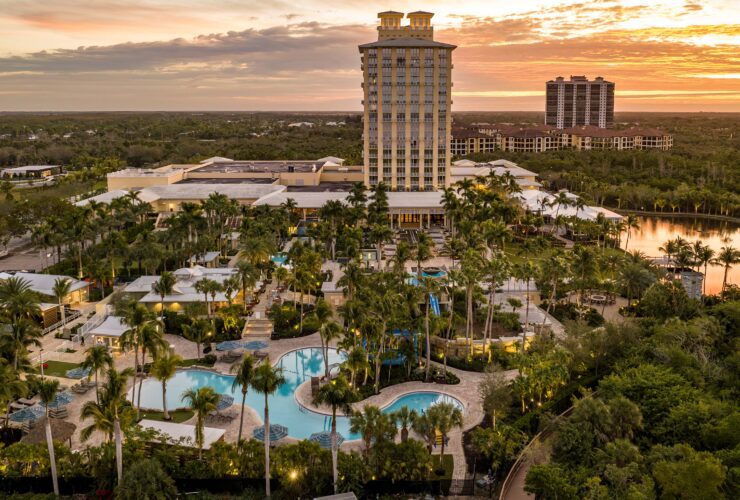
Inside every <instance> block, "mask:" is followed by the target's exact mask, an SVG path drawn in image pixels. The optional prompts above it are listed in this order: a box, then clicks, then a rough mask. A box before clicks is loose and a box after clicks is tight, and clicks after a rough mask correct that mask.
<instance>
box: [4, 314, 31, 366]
mask: <svg viewBox="0 0 740 500" xmlns="http://www.w3.org/2000/svg"><path fill="white" fill-rule="evenodd" d="M40 338H41V329H40V328H39V327H38V326H36V324H35V323H33V322H32V321H31V320H29V319H26V318H24V317H18V318H15V319H12V320H11V322H10V328H6V329H4V331H2V332H0V350H2V351H4V352H6V353H9V354H10V356H11V359H12V360H13V369H15V370H16V371H18V370H20V369H21V368H22V367H23V366H27V364H28V348H29V347H30V346H37V347H41V341H40V340H39V339H40Z"/></svg>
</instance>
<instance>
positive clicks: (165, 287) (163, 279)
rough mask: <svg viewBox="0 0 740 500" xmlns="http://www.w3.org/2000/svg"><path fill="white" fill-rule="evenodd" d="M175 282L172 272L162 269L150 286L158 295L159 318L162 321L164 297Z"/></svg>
mask: <svg viewBox="0 0 740 500" xmlns="http://www.w3.org/2000/svg"><path fill="white" fill-rule="evenodd" d="M176 282H177V279H175V275H174V274H172V273H171V272H169V271H164V272H163V273H162V274H161V275H160V276H159V279H158V280H157V281H155V282H154V285H153V286H152V291H154V293H156V294H157V295H159V319H160V321H162V322H164V298H165V297H166V296H168V295H170V294H171V293H172V291H173V290H174V288H175V283H176Z"/></svg>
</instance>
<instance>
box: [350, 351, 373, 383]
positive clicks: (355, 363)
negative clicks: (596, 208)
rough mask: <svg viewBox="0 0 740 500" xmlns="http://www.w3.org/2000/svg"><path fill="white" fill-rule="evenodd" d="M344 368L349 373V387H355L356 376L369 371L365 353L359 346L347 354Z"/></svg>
mask: <svg viewBox="0 0 740 500" xmlns="http://www.w3.org/2000/svg"><path fill="white" fill-rule="evenodd" d="M344 366H346V367H347V369H348V370H349V373H350V378H349V383H350V385H351V386H352V387H356V385H355V382H356V380H357V374H358V373H359V372H360V371H363V370H364V371H365V373H367V371H368V370H369V369H370V363H369V362H368V360H367V351H365V349H363V348H362V347H361V346H357V347H354V348H352V350H350V351H349V354H347V359H345V360H344Z"/></svg>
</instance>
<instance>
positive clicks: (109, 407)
mask: <svg viewBox="0 0 740 500" xmlns="http://www.w3.org/2000/svg"><path fill="white" fill-rule="evenodd" d="M133 374H134V371H133V370H132V369H131V368H127V369H125V370H122V371H120V372H119V371H116V370H115V369H113V368H110V369H109V370H108V372H107V376H108V379H107V381H106V383H105V385H104V386H103V387H102V388H101V390H100V403H97V402H95V401H87V402H86V403H85V404H84V405H83V406H82V412H81V414H80V416H81V418H82V420H87V419H89V418H91V419H93V423H92V424H91V425H90V426H88V427H85V428H84V429H82V432H81V434H80V437H81V438H82V440H83V441H86V440H87V439H89V438H90V436H91V435H92V433H93V432H95V431H100V432H104V433H105V434H106V435H107V436H108V440H110V439H111V438H113V439H115V451H116V472H117V477H118V482H119V483H120V482H121V478H122V477H123V441H122V434H121V430H122V428H126V427H128V426H130V425H132V424H133V422H134V421H135V412H134V411H133V409H132V408H131V405H130V403H129V402H128V401H127V400H126V383H127V381H128V379H129V377H131V376H132V375H133Z"/></svg>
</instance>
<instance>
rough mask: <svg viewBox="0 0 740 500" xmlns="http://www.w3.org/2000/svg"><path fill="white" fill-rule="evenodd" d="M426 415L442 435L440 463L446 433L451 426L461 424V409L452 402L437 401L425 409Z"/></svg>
mask: <svg viewBox="0 0 740 500" xmlns="http://www.w3.org/2000/svg"><path fill="white" fill-rule="evenodd" d="M427 416H428V417H429V420H430V422H431V423H432V425H433V426H434V428H435V429H436V430H437V431H438V432H439V433H440V434H441V435H442V449H441V451H440V463H442V462H443V461H444V457H445V442H446V441H447V435H448V434H449V433H450V431H451V430H452V429H453V428H455V427H462V426H463V414H462V410H460V408H458V407H457V406H455V405H453V404H452V403H439V404H436V405H434V406H432V407H430V408H429V409H428V410H427Z"/></svg>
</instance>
